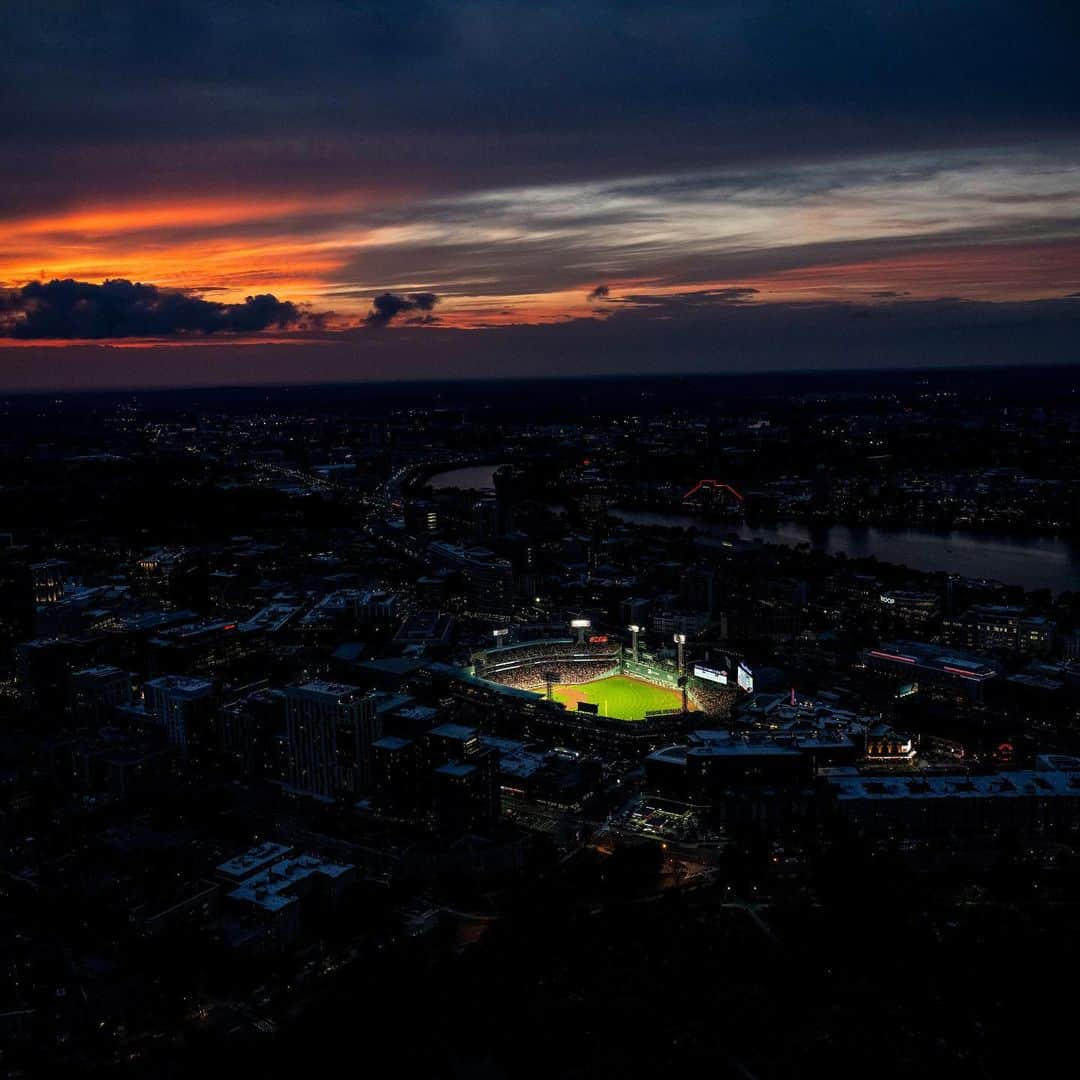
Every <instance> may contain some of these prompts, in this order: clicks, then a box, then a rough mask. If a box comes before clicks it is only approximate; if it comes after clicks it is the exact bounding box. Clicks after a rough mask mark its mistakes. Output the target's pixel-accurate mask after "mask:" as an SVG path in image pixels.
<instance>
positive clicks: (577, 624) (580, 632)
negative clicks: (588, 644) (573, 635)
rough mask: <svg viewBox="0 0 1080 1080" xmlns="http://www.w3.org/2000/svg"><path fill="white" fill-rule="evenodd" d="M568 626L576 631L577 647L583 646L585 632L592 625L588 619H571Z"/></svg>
mask: <svg viewBox="0 0 1080 1080" xmlns="http://www.w3.org/2000/svg"><path fill="white" fill-rule="evenodd" d="M570 626H571V628H572V629H574V630H576V631H577V642H578V644H579V645H584V644H585V631H586V630H588V629H589V627H590V626H592V623H591V622H590V621H589V620H588V619H571V620H570Z"/></svg>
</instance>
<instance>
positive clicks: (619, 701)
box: [553, 675, 693, 720]
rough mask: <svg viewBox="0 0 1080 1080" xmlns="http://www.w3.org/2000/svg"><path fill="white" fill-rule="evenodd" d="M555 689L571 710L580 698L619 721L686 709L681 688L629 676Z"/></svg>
mask: <svg viewBox="0 0 1080 1080" xmlns="http://www.w3.org/2000/svg"><path fill="white" fill-rule="evenodd" d="M553 692H554V696H555V700H556V701H560V702H562V704H563V705H565V706H566V707H567V708H568V709H570V710H574V709H576V708H577V703H578V702H579V701H587V702H589V704H591V705H596V706H598V707H599V709H600V714H601V716H611V717H614V718H615V719H617V720H644V719H645V714H646V713H648V712H658V711H660V710H662V709H681V708H682V692H681V691H679V690H669V689H668V688H667V687H666V686H654V685H653V684H652V683H647V682H644V681H643V680H641V679H634V678H631V677H630V676H629V675H612V676H610V677H609V678H607V679H597V680H596V681H595V682H588V683H564V684H560V685H558V686H556V687H554V689H553ZM691 708H693V706H692V705H691Z"/></svg>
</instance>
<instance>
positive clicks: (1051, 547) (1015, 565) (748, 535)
mask: <svg viewBox="0 0 1080 1080" xmlns="http://www.w3.org/2000/svg"><path fill="white" fill-rule="evenodd" d="M497 468H499V466H498V465H473V466H470V467H468V468H464V469H453V470H451V471H449V472H443V473H439V474H438V475H436V476H433V477H431V479H430V480H429V481H428V483H430V484H431V486H432V487H433V488H436V489H439V490H442V489H446V488H462V489H469V490H485V489H490V488H492V487H493V486H494V481H493V480H492V474H493V473H494V472H495V470H496V469H497ZM609 512H610V513H611V514H612V515H613V516H615V517H617V518H619V519H620V520H622V521H626V522H630V523H631V524H638V525H663V526H667V527H669V528H670V527H676V528H684V529H689V528H696V529H697V530H698V531H699V532H703V533H713V534H715V535H718V536H725V535H729V534H734V535H736V536H738V537H739V538H740V539H743V540H762V541H764V542H765V543H769V544H786V545H788V546H789V547H795V546H797V545H799V544H810V545H811V547H813V548H814V549H815V550H818V551H824V552H826V553H827V554H830V555H835V554H837V553H838V552H841V551H842V552H844V553H846V554H847V555H848V556H850V557H852V558H867V557H869V556H871V555H873V556H875V557H876V558H878V559H880V560H881V561H882V562H889V563H896V564H898V565H900V566H910V567H911V568H912V569H914V570H923V571H926V572H930V573H932V572H934V571H938V570H943V571H948V572H951V573H956V574H962V575H963V576H964V577H972V578H992V579H995V580H997V581H1003V582H1005V584H1007V585H1019V586H1020V587H1021V588H1024V589H1050V590H1051V592H1053V593H1055V594H1057V593H1061V592H1070V591H1076V590H1080V544H1077V543H1076V542H1075V541H1073V540H1069V539H1067V538H1064V537H1060V536H1034V537H1026V536H1003V535H999V534H997V533H977V532H966V531H964V532H961V531H956V532H934V531H932V530H929V529H885V528H878V527H875V526H867V527H865V528H860V527H855V528H852V527H850V526H847V525H803V524H801V523H799V522H794V521H787V522H781V523H779V524H775V525H748V524H746V523H745V522H737V521H731V522H708V521H702V519H701V518H699V517H694V516H692V515H688V514H663V513H653V512H651V511H645V510H621V509H612V510H611V511H609Z"/></svg>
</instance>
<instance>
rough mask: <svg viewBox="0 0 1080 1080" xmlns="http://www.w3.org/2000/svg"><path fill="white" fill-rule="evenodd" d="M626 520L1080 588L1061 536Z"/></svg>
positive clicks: (1027, 585)
mask: <svg viewBox="0 0 1080 1080" xmlns="http://www.w3.org/2000/svg"><path fill="white" fill-rule="evenodd" d="M611 513H612V514H613V515H614V516H615V517H618V518H620V519H621V520H622V521H628V522H633V523H636V524H639V525H665V526H668V527H671V526H675V527H678V528H683V529H689V528H697V530H698V531H699V532H706V533H714V534H716V535H719V536H725V535H727V534H730V533H734V534H735V535H736V536H738V537H739V538H740V539H743V540H758V539H760V540H763V541H764V542H765V543H768V544H787V545H788V546H790V547H796V546H798V545H799V544H809V545H810V546H811V547H812V548H814V549H815V550H816V551H823V552H825V553H826V554H830V555H835V554H836V553H838V552H841V551H842V552H845V553H846V554H847V555H848V556H850V557H852V558H867V557H869V556H871V555H873V556H875V557H876V558H878V559H879V560H881V561H882V562H889V563H897V564H898V565H900V566H910V567H912V568H913V569H915V570H923V571H927V572H933V571H937V570H944V571H948V572H951V573H956V574H962V575H963V576H964V577H971V578H992V579H995V580H997V581H1003V582H1004V583H1005V584H1006V585H1019V586H1021V587H1022V588H1024V589H1050V590H1051V592H1054V593H1060V592H1071V591H1075V590H1078V589H1080V546H1078V545H1077V544H1076V543H1075V542H1074V541H1070V540H1068V539H1065V538H1063V537H1060V536H1037V537H1023V536H1000V535H997V534H990V533H975V532H932V531H930V530H927V529H883V528H876V527H870V526H867V527H865V528H859V527H856V528H851V527H849V526H847V525H826V526H818V525H802V524H799V523H798V522H790V521H789V522H781V523H780V524H777V525H747V524H746V523H745V522H734V521H732V522H708V521H702V520H701V518H699V517H693V516H690V515H685V514H654V513H649V512H647V511H637V510H612V511H611Z"/></svg>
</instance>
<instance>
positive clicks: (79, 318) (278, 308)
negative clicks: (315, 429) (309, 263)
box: [0, 278, 302, 340]
mask: <svg viewBox="0 0 1080 1080" xmlns="http://www.w3.org/2000/svg"><path fill="white" fill-rule="evenodd" d="M301 323H302V315H301V312H300V309H299V308H297V306H296V305H295V304H292V303H289V302H288V301H282V300H278V298H277V297H276V296H271V295H270V294H263V295H260V296H249V297H247V298H246V299H245V300H244V301H243V302H242V303H238V304H228V303H219V302H217V301H214V300H204V299H202V298H201V297H198V296H191V295H188V294H186V293H182V292H174V291H171V290H167V289H159V288H158V287H157V286H156V285H143V284H139V283H134V282H131V281H124V280H115V281H106V282H104V284H101V285H94V284H91V283H90V282H86V281H72V280H71V279H70V278H69V279H67V280H64V281H49V282H43V281H33V282H30V283H29V284H28V285H24V286H23V287H22V288H21V289H18V290H17V291H14V292H10V293H8V294H7V295H4V294H2V293H0V334H3V335H6V336H9V337H13V338H19V339H22V340H28V339H41V338H50V339H65V340H70V339H73V338H78V339H97V338H132V337H136V338H145V337H149V338H155V337H172V336H175V335H177V334H222V333H226V334H252V333H258V332H259V331H262V330H266V329H270V328H275V329H279V330H285V329H288V328H292V327H297V326H300V325H301Z"/></svg>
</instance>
